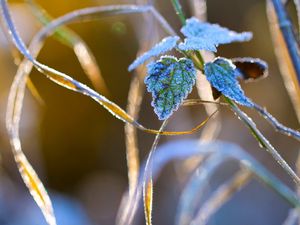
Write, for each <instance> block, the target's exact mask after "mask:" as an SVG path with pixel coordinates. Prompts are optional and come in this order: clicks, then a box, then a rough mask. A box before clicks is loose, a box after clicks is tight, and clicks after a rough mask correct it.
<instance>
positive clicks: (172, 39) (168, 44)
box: [128, 36, 180, 71]
mask: <svg viewBox="0 0 300 225" xmlns="http://www.w3.org/2000/svg"><path fill="white" fill-rule="evenodd" d="M179 39H180V38H179V37H178V36H169V37H166V38H164V39H163V40H161V42H159V43H158V44H156V45H155V46H154V47H153V48H152V49H150V50H149V51H147V52H145V53H144V54H143V55H141V56H140V57H138V58H137V59H136V60H135V61H134V62H133V63H132V64H131V65H130V66H129V67H128V71H132V70H134V69H136V68H137V67H138V66H139V65H141V64H143V63H144V62H146V61H147V60H149V59H151V58H152V57H155V56H159V55H162V54H164V53H166V52H168V51H171V50H172V49H173V48H175V47H176V45H177V41H178V40H179Z"/></svg>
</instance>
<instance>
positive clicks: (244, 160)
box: [176, 141, 300, 225]
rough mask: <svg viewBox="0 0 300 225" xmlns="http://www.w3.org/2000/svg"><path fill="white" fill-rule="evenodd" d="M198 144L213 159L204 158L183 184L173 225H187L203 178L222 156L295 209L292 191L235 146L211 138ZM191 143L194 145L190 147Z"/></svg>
mask: <svg viewBox="0 0 300 225" xmlns="http://www.w3.org/2000/svg"><path fill="white" fill-rule="evenodd" d="M202 144H203V143H202ZM202 144H199V145H198V149H199V154H200V152H202V154H203V151H206V152H207V154H208V153H213V155H214V156H211V157H213V160H211V158H209V159H208V160H206V161H205V163H203V164H202V165H201V167H200V168H199V169H198V170H197V171H196V172H195V173H194V175H193V176H192V177H191V178H190V181H189V182H188V184H187V185H186V187H185V189H184V191H183V193H182V195H181V197H180V200H179V207H178V214H177V219H176V221H178V223H177V224H180V225H183V224H190V221H191V220H192V219H193V218H194V212H195V209H196V208H197V206H198V203H197V202H199V201H200V199H199V195H203V190H204V188H205V186H206V182H207V179H208V178H209V177H210V176H211V175H212V174H213V173H214V171H215V169H216V168H218V166H219V165H220V164H221V163H223V162H224V160H226V159H227V160H230V159H233V160H236V161H238V162H239V163H240V165H241V166H243V167H245V168H246V169H247V170H249V171H251V172H252V173H253V174H254V175H255V177H256V178H258V179H259V180H260V181H262V182H263V183H264V184H266V185H267V186H268V187H270V188H271V189H272V190H274V191H275V192H276V193H278V194H279V195H280V196H281V197H282V198H283V199H285V200H286V201H287V202H288V203H289V204H291V205H292V206H294V207H296V208H300V200H299V198H298V197H297V196H296V194H295V193H293V192H292V191H291V190H290V189H289V188H288V187H287V186H285V185H284V184H283V183H281V181H279V180H278V179H277V178H276V177H275V176H273V175H272V174H271V173H270V172H269V171H268V170H266V169H265V168H264V167H263V166H262V165H260V164H259V163H258V162H256V161H255V159H253V158H252V157H251V156H249V155H248V154H247V153H246V152H244V151H243V150H242V149H241V148H240V147H238V146H237V145H235V144H231V143H226V142H220V141H215V142H213V143H211V144H210V146H207V147H206V148H205V149H203V150H202V148H201V149H200V147H201V145H202ZM193 145H195V146H196V147H193ZM181 148H183V149H182V151H187V149H188V148H197V142H196V141H195V143H194V144H193V143H192V142H191V143H190V144H189V145H188V144H187V143H186V144H185V145H184V146H181ZM217 164H219V165H217ZM195 201H196V202H195Z"/></svg>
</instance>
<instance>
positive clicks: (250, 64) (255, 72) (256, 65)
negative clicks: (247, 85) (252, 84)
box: [231, 57, 268, 81]
mask: <svg viewBox="0 0 300 225" xmlns="http://www.w3.org/2000/svg"><path fill="white" fill-rule="evenodd" d="M231 61H232V62H233V64H234V65H235V66H236V68H237V70H238V71H239V72H240V73H241V75H242V76H241V78H242V79H243V80H245V81H254V80H257V79H263V78H265V77H267V76H268V64H267V63H266V62H265V61H263V60H261V59H258V58H250V57H245V58H233V59H231Z"/></svg>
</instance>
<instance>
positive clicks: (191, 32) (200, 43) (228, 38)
mask: <svg viewBox="0 0 300 225" xmlns="http://www.w3.org/2000/svg"><path fill="white" fill-rule="evenodd" d="M181 32H182V33H183V34H184V36H185V37H186V39H185V41H184V43H181V44H180V45H179V49H181V50H208V51H216V49H215V48H216V47H217V46H218V45H220V44H229V43H232V42H244V41H249V40H250V39H251V38H252V33H251V32H242V33H237V32H235V31H231V30H228V29H227V28H225V27H221V26H219V25H218V24H210V23H204V22H200V21H199V20H198V19H196V18H194V17H192V18H190V19H188V20H187V21H186V25H185V26H183V27H182V28H181Z"/></svg>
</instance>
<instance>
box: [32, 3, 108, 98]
mask: <svg viewBox="0 0 300 225" xmlns="http://www.w3.org/2000/svg"><path fill="white" fill-rule="evenodd" d="M26 2H27V3H28V5H29V6H30V8H31V9H32V12H33V14H34V15H35V17H36V18H37V19H38V20H39V21H40V22H41V23H42V24H43V25H45V26H46V25H48V24H49V23H50V22H51V21H52V20H53V19H52V17H51V16H50V15H49V14H48V13H47V12H46V11H45V10H44V9H43V8H42V7H41V6H39V5H38V4H37V3H36V2H35V1H34V0H26ZM53 36H54V38H56V39H57V40H58V41H60V42H61V43H63V44H64V45H66V46H68V47H70V48H72V49H73V50H74V53H75V54H76V56H77V58H78V61H79V63H80V65H81V67H82V69H83V70H84V71H85V73H86V75H87V77H88V78H89V79H90V81H91V83H92V84H93V86H94V87H95V89H96V90H97V91H100V92H102V93H104V94H105V95H108V93H109V92H108V88H107V85H106V84H105V81H104V78H103V76H102V74H101V70H100V68H99V67H98V64H97V61H96V59H95V57H94V55H93V53H92V51H91V50H90V48H89V47H88V46H87V44H86V43H85V42H84V41H83V40H82V39H81V38H80V37H79V36H78V35H77V34H76V33H75V32H73V31H72V30H71V29H69V28H67V27H64V26H62V27H59V28H57V29H56V31H55V33H54V34H53Z"/></svg>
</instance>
